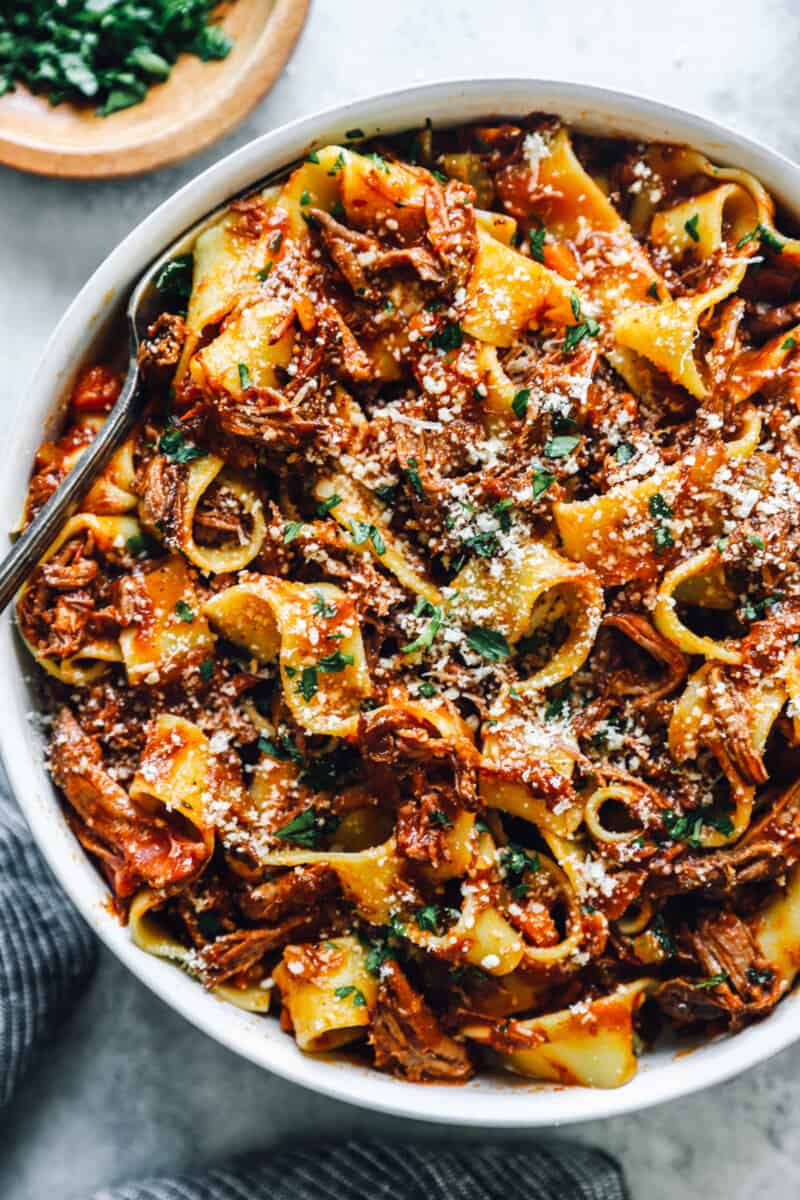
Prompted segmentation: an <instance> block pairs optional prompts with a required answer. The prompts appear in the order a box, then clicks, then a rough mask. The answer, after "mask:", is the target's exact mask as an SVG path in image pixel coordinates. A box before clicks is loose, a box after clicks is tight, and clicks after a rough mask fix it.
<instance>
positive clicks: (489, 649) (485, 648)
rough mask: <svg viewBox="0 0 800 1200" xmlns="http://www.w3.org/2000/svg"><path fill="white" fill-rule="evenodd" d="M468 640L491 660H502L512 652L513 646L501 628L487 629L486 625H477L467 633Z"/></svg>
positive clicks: (479, 652)
mask: <svg viewBox="0 0 800 1200" xmlns="http://www.w3.org/2000/svg"><path fill="white" fill-rule="evenodd" d="M467 641H468V642H469V644H470V646H471V647H472V649H473V650H475V651H477V653H478V654H480V655H482V656H483V657H484V658H485V659H488V661H489V662H500V660H501V659H503V658H508V657H509V656H510V654H511V647H510V646H509V644H508V642H507V641H506V638H505V636H504V634H502V633H501V632H500V631H499V629H487V628H486V626H485V625H475V626H474V627H473V628H472V629H470V631H469V633H468V634H467Z"/></svg>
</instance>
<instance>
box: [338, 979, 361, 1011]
mask: <svg viewBox="0 0 800 1200" xmlns="http://www.w3.org/2000/svg"><path fill="white" fill-rule="evenodd" d="M333 994H334V996H335V997H336V999H337V1000H346V999H347V998H348V996H352V997H353V1008H364V1006H365V1005H366V1003H367V998H366V996H365V995H364V993H363V992H362V991H361V989H360V988H357V987H356V986H355V984H353V983H348V984H345V985H344V986H342V987H337V988H336V989H335V991H334V993H333Z"/></svg>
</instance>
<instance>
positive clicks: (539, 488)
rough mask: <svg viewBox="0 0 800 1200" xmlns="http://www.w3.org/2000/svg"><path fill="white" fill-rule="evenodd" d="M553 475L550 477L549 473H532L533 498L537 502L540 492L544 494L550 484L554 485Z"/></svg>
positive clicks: (540, 471) (538, 471)
mask: <svg viewBox="0 0 800 1200" xmlns="http://www.w3.org/2000/svg"><path fill="white" fill-rule="evenodd" d="M555 481H556V477H555V475H551V474H550V472H549V471H542V470H536V471H534V472H533V484H532V488H533V498H534V500H538V499H539V497H540V496H541V494H542V492H546V491H547V489H548V488H549V487H550V484H551V483H555Z"/></svg>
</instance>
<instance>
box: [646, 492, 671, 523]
mask: <svg viewBox="0 0 800 1200" xmlns="http://www.w3.org/2000/svg"><path fill="white" fill-rule="evenodd" d="M647 507H648V509H649V511H650V516H651V517H664V518H665V519H668V518H669V517H671V516H673V515H674V514H673V511H672V508H671V507H670V505H669V504H668V503H667V501H666V500H665V499H664V497H663V496H662V495H661V492H655V493H654V494H653V495H652V496H651V497H650V499H649V500H648V502H647Z"/></svg>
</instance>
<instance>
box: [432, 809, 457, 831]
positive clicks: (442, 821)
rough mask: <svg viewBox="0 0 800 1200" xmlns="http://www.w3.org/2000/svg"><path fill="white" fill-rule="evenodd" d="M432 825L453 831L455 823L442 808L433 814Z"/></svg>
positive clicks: (435, 810)
mask: <svg viewBox="0 0 800 1200" xmlns="http://www.w3.org/2000/svg"><path fill="white" fill-rule="evenodd" d="M430 820H431V825H435V826H436V827H437V828H438V829H452V828H453V822H452V821H451V820H450V818H449V817H448V815H447V813H446V812H444V811H443V810H442V809H441V808H435V809H434V810H433V812H432V813H431V818H430Z"/></svg>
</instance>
